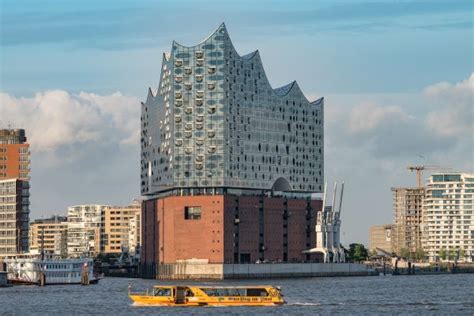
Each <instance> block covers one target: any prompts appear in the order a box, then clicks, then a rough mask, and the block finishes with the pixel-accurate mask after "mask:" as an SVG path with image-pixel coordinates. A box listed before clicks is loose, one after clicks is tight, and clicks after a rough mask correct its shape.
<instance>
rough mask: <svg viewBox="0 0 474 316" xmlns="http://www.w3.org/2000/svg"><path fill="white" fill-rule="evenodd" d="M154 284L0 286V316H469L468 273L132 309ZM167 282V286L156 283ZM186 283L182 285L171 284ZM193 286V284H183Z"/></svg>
mask: <svg viewBox="0 0 474 316" xmlns="http://www.w3.org/2000/svg"><path fill="white" fill-rule="evenodd" d="M156 283H157V281H155V280H142V279H125V278H105V279H103V280H101V282H100V283H99V284H97V285H90V286H80V285H65V286H63V285H54V286H46V287H43V288H41V287H37V286H14V287H10V288H0V314H1V315H135V314H155V315H157V314H159V315H223V314H227V315H248V314H254V315H255V316H257V315H289V314H291V315H317V314H364V315H368V314H373V315H381V314H423V315H430V314H432V315H447V314H450V315H473V314H474V274H455V275H425V276H421V275H420V276H372V277H326V278H301V279H271V280H239V281H233V280H232V281H231V280H229V281H220V282H202V283H201V284H206V285H211V284H215V285H246V284H271V285H280V286H281V287H282V292H283V294H284V295H285V300H286V301H287V303H288V304H286V305H284V306H277V307H138V306H133V305H132V304H131V301H130V300H129V298H128V297H127V288H128V285H129V284H130V285H131V286H132V290H134V291H139V290H144V289H145V288H147V287H151V286H152V285H154V284H156ZM162 283H163V284H172V282H162ZM175 283H178V284H186V282H175ZM189 283H196V282H187V284H189Z"/></svg>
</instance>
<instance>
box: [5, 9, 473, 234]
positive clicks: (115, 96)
mask: <svg viewBox="0 0 474 316" xmlns="http://www.w3.org/2000/svg"><path fill="white" fill-rule="evenodd" d="M0 14H1V15H0V17H1V22H0V92H2V93H3V99H2V100H3V103H2V104H0V125H2V126H5V125H7V124H9V123H10V124H13V125H15V126H17V125H18V126H26V127H27V128H29V130H30V133H34V135H31V137H30V140H35V139H36V147H35V148H34V149H33V158H32V159H33V160H32V176H33V179H32V185H33V188H32V217H33V218H36V217H40V216H42V215H48V214H51V213H53V212H56V213H58V212H64V209H65V207H66V206H68V205H73V204H79V203H86V202H94V203H111V204H112V203H126V202H127V201H128V200H131V199H132V198H134V197H136V196H137V195H138V194H139V190H138V183H139V182H138V176H139V175H138V168H139V166H138V155H139V153H138V138H137V139H136V142H134V141H124V139H126V140H128V139H129V138H130V137H132V136H133V135H136V128H138V121H137V117H134V116H137V115H138V111H139V110H138V108H139V100H143V99H144V98H145V96H146V92H147V88H148V87H149V86H150V87H152V88H154V87H155V86H156V85H157V84H158V76H159V69H160V62H161V54H162V53H163V52H165V51H168V50H169V49H170V46H171V42H172V40H177V41H178V42H180V43H183V44H188V45H191V44H195V43H197V42H199V41H200V40H202V39H203V38H205V37H206V36H207V35H208V34H210V33H212V32H213V31H214V30H215V29H216V28H217V27H218V26H219V24H220V23H221V22H225V23H226V26H227V28H228V30H229V32H230V36H231V38H232V40H233V42H234V46H235V47H236V49H237V50H238V51H239V52H240V53H241V54H245V53H248V52H250V51H253V50H255V49H259V50H260V54H261V56H262V59H263V62H264V66H265V69H266V72H267V75H268V77H269V80H270V82H271V83H272V85H273V86H274V87H277V86H281V85H284V84H286V83H288V82H290V81H292V80H297V81H298V83H299V85H300V87H301V88H302V90H303V91H304V92H305V93H306V94H307V95H308V96H309V97H310V98H314V99H315V98H317V97H319V96H325V97H326V118H327V120H326V136H327V138H326V174H327V178H328V180H330V181H332V180H334V179H336V178H337V179H345V180H346V183H347V186H346V188H347V191H348V193H347V198H346V201H345V202H346V204H345V205H346V213H345V216H346V222H345V224H343V225H345V227H343V231H345V236H344V237H343V239H344V238H346V240H361V241H365V240H366V239H367V229H368V226H369V225H370V224H377V223H381V224H382V223H386V222H389V221H390V220H391V217H392V213H391V192H390V187H391V186H397V185H408V184H411V183H412V182H414V176H413V175H411V174H409V173H408V172H407V171H406V170H405V169H404V168H405V167H406V165H407V164H412V163H426V164H439V165H449V166H451V167H454V168H455V169H459V170H461V169H462V170H465V169H470V170H471V171H472V160H474V157H473V151H472V146H473V139H472V131H473V129H472V122H471V123H470V122H469V120H470V119H471V118H472V117H473V114H472V111H473V110H472V104H473V102H472V90H471V88H472V83H471V81H470V78H471V74H472V72H473V68H474V67H473V56H474V52H473V49H474V48H473V45H474V34H473V29H474V28H473V26H474V25H473V2H472V1H456V0H454V1H433V0H431V1H357V0H351V1H337V0H336V1H268V0H266V1H247V0H245V1H189V0H188V1H120V0H119V1H91V0H86V1H72V0H63V1H55V0H49V1H43V0H29V1H22V0H2V1H1V2H0ZM473 78H474V77H473ZM473 82H474V79H473ZM46 103H47V104H46ZM34 106H36V108H35V111H32V112H31V116H30V117H28V116H26V117H25V116H21V115H20V114H19V112H18V111H16V112H15V110H14V109H18V108H21V109H27V110H28V109H29V108H28V107H34ZM135 106H136V108H134V107H135ZM69 107H70V108H69ZM83 109H87V111H92V112H93V113H94V115H93V117H94V124H89V123H90V121H91V119H90V117H89V118H88V115H82V114H80V113H83V112H81V111H82V110H83ZM449 109H452V111H451V112H454V113H455V114H456V115H454V117H452V115H446V113H449V111H448V110H449ZM56 110H57V111H59V112H60V114H58V113H56V112H54V111H56ZM68 111H69V112H68ZM74 111H75V112H74ZM87 111H86V112H84V113H89V112H87ZM53 112H54V113H53ZM92 112H91V113H92ZM52 113H53V114H52ZM68 113H69V115H70V116H71V117H72V119H69V118H68V119H66V120H64V119H60V118H61V116H60V115H64V116H67V115H68ZM76 113H79V114H76ZM360 117H362V118H364V117H368V122H367V124H365V125H364V124H362V125H364V126H360V122H357V121H356V120H357V118H360ZM440 117H441V118H443V117H445V118H447V119H446V121H443V122H437V121H436V120H437V119H439V118H440ZM466 118H467V121H466ZM370 119H371V120H370ZM42 120H44V121H42ZM81 120H84V121H81ZM65 121H67V122H68V124H67V125H66V126H63V125H64V124H65V123H64V122H65ZM51 122H57V125H54V124H52V123H51ZM61 124H62V125H61ZM98 125H101V126H105V127H107V129H101V128H99V127H97V126H98ZM124 126H126V127H124ZM367 126H368V127H367ZM400 126H402V127H403V131H401V132H400V131H398V132H400V133H397V128H398V127H400ZM436 128H438V130H437V129H436ZM45 130H46V131H47V132H45V134H44V135H41V134H42V133H43V131H45ZM466 131H467V133H466ZM469 132H471V133H469ZM110 133H113V134H114V135H118V136H114V137H111V135H110ZM46 135H49V137H50V138H51V139H53V140H54V139H55V137H56V138H57V141H49V142H46V141H45V140H44V138H45V137H46ZM78 135H80V137H79V136H78ZM64 137H70V140H71V141H70V142H69V143H67V142H64V141H63V140H61V138H64ZM130 139H133V137H132V138H130ZM104 155H105V156H107V157H109V159H110V160H109V161H108V162H107V163H104V162H103V161H102V160H103V159H101V158H102V157H103V156H104ZM419 156H423V157H425V158H423V159H422V158H419ZM58 183H67V184H68V185H67V186H64V185H60V186H58ZM360 184H364V186H365V187H364V188H365V189H366V190H363V189H362V188H361V186H360ZM351 188H352V189H351ZM369 200H370V203H368V201H369ZM361 215H362V216H361Z"/></svg>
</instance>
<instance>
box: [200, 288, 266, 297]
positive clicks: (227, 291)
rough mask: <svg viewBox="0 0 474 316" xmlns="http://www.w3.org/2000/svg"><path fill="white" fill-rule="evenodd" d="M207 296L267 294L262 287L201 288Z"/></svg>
mask: <svg viewBox="0 0 474 316" xmlns="http://www.w3.org/2000/svg"><path fill="white" fill-rule="evenodd" d="M201 290H202V291H203V292H204V293H206V295H207V296H268V292H267V290H265V289H264V288H249V289H245V288H202V289H201Z"/></svg>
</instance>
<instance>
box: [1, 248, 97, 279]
mask: <svg viewBox="0 0 474 316" xmlns="http://www.w3.org/2000/svg"><path fill="white" fill-rule="evenodd" d="M3 262H4V263H5V264H6V267H7V278H8V281H9V282H10V283H13V284H37V285H50V284H84V285H86V284H94V283H97V282H98V281H99V277H98V276H97V275H95V274H94V262H93V260H92V259H91V258H79V259H60V258H47V259H45V258H43V259H42V258H41V257H38V256H37V255H28V254H25V255H17V256H11V257H7V258H5V259H4V260H3Z"/></svg>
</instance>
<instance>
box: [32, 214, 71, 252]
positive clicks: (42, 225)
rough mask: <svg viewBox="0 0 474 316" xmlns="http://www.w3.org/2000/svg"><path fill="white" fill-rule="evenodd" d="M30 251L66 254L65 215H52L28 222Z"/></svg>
mask: <svg viewBox="0 0 474 316" xmlns="http://www.w3.org/2000/svg"><path fill="white" fill-rule="evenodd" d="M30 251H32V252H33V251H37V252H41V251H44V252H45V253H48V254H54V255H57V256H61V257H65V256H66V255H67V217H65V216H52V217H50V218H46V219H37V220H35V221H33V222H31V223H30Z"/></svg>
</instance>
